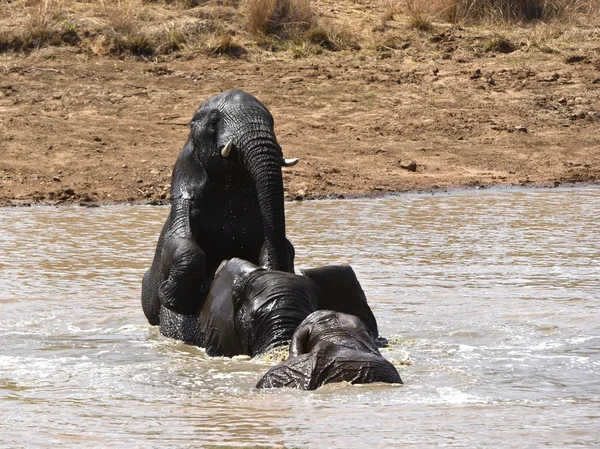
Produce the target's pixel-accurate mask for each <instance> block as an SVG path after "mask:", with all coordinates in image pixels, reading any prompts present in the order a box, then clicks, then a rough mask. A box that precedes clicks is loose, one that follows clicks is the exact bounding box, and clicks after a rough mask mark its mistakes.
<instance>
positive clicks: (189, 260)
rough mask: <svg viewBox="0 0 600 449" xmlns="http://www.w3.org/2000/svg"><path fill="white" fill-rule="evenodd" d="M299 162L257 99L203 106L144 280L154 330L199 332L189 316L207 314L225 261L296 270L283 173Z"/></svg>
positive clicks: (235, 97)
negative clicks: (163, 324)
mask: <svg viewBox="0 0 600 449" xmlns="http://www.w3.org/2000/svg"><path fill="white" fill-rule="evenodd" d="M296 162H297V159H293V160H288V159H284V157H283V154H282V150H281V147H280V146H279V144H278V143H277V139H276V137H275V133H274V130H273V117H272V116H271V114H270V112H269V111H268V110H267V108H266V107H265V106H264V105H263V104H262V103H261V102H260V101H258V100H257V99H256V98H254V97H253V96H251V95H249V94H247V93H245V92H241V91H237V90H234V91H229V92H224V93H222V94H220V95H216V96H214V97H211V98H209V99H208V100H206V101H205V102H204V103H203V104H202V105H201V106H200V107H199V108H198V110H197V111H196V112H195V114H194V117H193V118H192V121H191V122H190V134H189V137H188V139H187V141H186V143H185V145H184V147H183V149H182V150H181V152H180V154H179V157H178V158H177V161H176V163H175V166H174V168H173V175H172V180H171V212H170V214H169V217H168V218H167V220H166V222H165V225H164V227H163V229H162V232H161V234H160V237H159V239H158V244H157V247H156V252H155V255H154V260H153V261H152V266H151V267H150V269H149V270H148V271H147V272H146V274H145V275H144V279H143V281H142V308H143V310H144V314H145V315H146V318H147V319H148V321H149V322H150V324H153V325H157V324H160V321H161V319H165V320H168V321H170V322H171V324H173V323H180V324H179V326H182V327H186V326H194V319H193V318H186V316H187V315H193V314H195V313H196V314H197V313H198V311H199V310H200V309H201V308H202V305H203V303H204V300H205V298H206V295H207V294H208V292H209V289H210V285H211V282H212V280H213V277H214V274H215V271H216V270H217V268H218V266H219V264H220V263H221V262H222V261H223V260H226V259H230V258H233V257H240V258H243V259H246V260H248V261H250V262H252V263H254V264H257V265H260V266H262V267H265V268H268V269H272V270H280V271H284V272H293V260H294V249H293V246H292V245H291V243H290V242H289V241H288V240H287V239H286V233H285V215H284V197H283V180H282V174H281V167H282V166H290V165H293V164H295V163H296ZM171 324H169V326H170V325H171Z"/></svg>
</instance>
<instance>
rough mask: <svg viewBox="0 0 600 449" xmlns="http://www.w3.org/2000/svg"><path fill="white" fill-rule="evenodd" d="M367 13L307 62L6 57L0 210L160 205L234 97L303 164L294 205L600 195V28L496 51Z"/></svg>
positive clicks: (517, 36) (482, 41) (458, 32)
mask: <svg viewBox="0 0 600 449" xmlns="http://www.w3.org/2000/svg"><path fill="white" fill-rule="evenodd" d="M335 4H336V3H331V5H335ZM368 4H369V3H368V2H363V3H362V4H361V3H360V2H346V3H342V5H346V6H347V8H346V10H344V11H343V14H345V15H343V14H342V12H340V11H336V9H335V8H333V7H332V8H331V9H328V10H327V12H326V13H324V15H326V16H327V15H328V16H329V17H330V18H331V19H332V20H336V17H337V15H338V14H340V15H343V19H344V20H348V18H349V17H356V18H357V19H356V20H362V21H363V22H364V23H365V24H366V25H365V28H369V27H370V28H369V34H368V35H369V36H370V37H369V39H370V41H369V42H367V43H366V42H365V40H364V39H366V38H364V39H363V40H362V41H359V44H357V45H353V46H352V48H348V49H345V50H342V51H336V52H331V51H327V50H324V51H323V52H322V53H321V54H308V55H301V57H294V55H293V54H291V53H290V52H275V53H273V52H268V51H265V50H261V49H260V48H258V47H257V46H252V45H251V44H245V46H246V47H247V49H248V51H247V53H246V54H245V55H244V56H243V57H241V58H231V57H227V56H222V57H214V56H207V55H204V54H182V55H176V56H172V57H164V58H154V59H152V58H151V59H146V60H142V59H140V58H134V57H121V58H118V57H115V56H110V55H104V54H95V52H94V51H91V50H90V49H89V48H90V47H89V46H88V47H86V46H84V45H82V44H80V45H78V46H62V47H46V48H42V49H40V50H36V51H33V52H30V53H11V52H5V53H2V54H0V119H1V122H0V129H1V132H0V204H3V205H10V204H16V205H19V204H29V203H37V202H43V203H52V204H54V203H60V202H81V203H84V204H89V203H92V202H98V203H106V202H121V201H130V202H165V201H166V200H168V192H169V182H170V175H171V173H170V172H171V167H172V165H173V163H174V161H175V158H176V157H177V154H178V152H179V150H180V148H181V147H182V145H183V143H184V141H185V139H186V136H187V128H186V125H187V122H188V120H189V119H191V117H192V115H193V112H194V110H195V109H196V108H197V107H198V105H199V104H200V103H201V102H202V101H203V100H204V99H206V98H207V97H209V96H211V95H213V94H215V93H218V92H221V91H224V90H228V89H242V90H245V91H248V92H250V93H252V94H254V95H255V96H257V97H258V98H259V99H260V100H261V101H262V102H263V103H265V104H266V105H267V107H268V108H269V109H270V110H271V112H272V114H273V116H274V117H275V121H276V132H277V135H278V139H279V142H280V144H281V146H282V148H283V150H284V154H285V156H286V157H299V158H300V162H299V163H298V165H296V166H294V167H291V168H286V169H284V183H285V189H286V193H287V196H288V198H311V197H321V196H330V195H331V196H354V195H363V194H378V193H383V192H399V191H406V190H418V189H431V188H448V187H463V186H472V187H480V186H490V185H499V186H508V185H561V184H565V183H574V182H594V183H597V182H599V181H600V26H598V25H593V26H592V25H590V26H588V27H580V28H578V29H577V30H576V31H577V33H579V34H577V36H579V37H577V36H576V37H575V38H572V39H571V40H566V41H564V42H563V43H562V44H560V43H557V42H553V45H554V47H553V48H551V49H550V50H551V51H548V48H545V47H540V48H536V47H535V46H533V45H531V38H530V35H529V34H528V33H531V32H532V31H531V29H527V28H521V29H518V30H513V32H512V33H513V34H510V35H509V42H510V43H511V44H514V48H509V49H508V50H509V51H510V53H503V51H506V49H503V48H502V46H499V47H497V48H495V49H494V48H493V47H490V45H489V39H490V37H489V36H490V33H489V32H487V31H486V30H482V29H481V28H468V27H463V28H460V27H450V26H447V25H443V24H436V26H435V29H434V30H432V31H427V32H418V31H414V30H408V29H407V28H406V26H405V25H404V24H402V23H396V22H394V21H393V20H392V21H389V22H388V23H386V24H384V25H382V26H379V28H378V27H377V26H376V23H378V21H379V20H380V19H379V18H377V17H376V16H375V15H374V13H372V14H371V15H369V8H368V6H365V5H368ZM348 5H350V6H348ZM371 25H372V26H371ZM371 30H372V31H371ZM390 33H391V34H390ZM386 36H387V37H389V36H393V37H394V39H393V40H391V41H390V40H389V39H388V41H387V44H385V43H386V40H385V39H386ZM373 42H374V43H373ZM377 42H384V43H383V44H377ZM574 42H575V43H577V42H578V44H574ZM579 44H580V45H579ZM512 50H514V51H512ZM295 56H298V55H297V54H296V55H295ZM411 162H414V163H413V164H412V167H411V166H410V163H411ZM407 167H408V168H407ZM409 168H412V169H414V171H412V170H410V169H409Z"/></svg>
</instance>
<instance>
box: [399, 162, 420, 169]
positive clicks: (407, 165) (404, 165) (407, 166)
mask: <svg viewBox="0 0 600 449" xmlns="http://www.w3.org/2000/svg"><path fill="white" fill-rule="evenodd" d="M400 168H404V169H405V170H408V171H417V163H416V162H415V161H400Z"/></svg>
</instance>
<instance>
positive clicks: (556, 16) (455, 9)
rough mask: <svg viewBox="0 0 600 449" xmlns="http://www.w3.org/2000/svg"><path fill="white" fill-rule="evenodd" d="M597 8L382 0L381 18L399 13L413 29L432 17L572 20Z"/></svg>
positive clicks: (551, 1) (495, 0)
mask: <svg viewBox="0 0 600 449" xmlns="http://www.w3.org/2000/svg"><path fill="white" fill-rule="evenodd" d="M599 10H600V2H598V1H597V0H397V1H393V0H385V3H384V13H383V15H382V21H383V22H384V23H385V22H386V21H387V20H391V19H392V18H393V17H394V16H397V15H398V14H399V13H402V14H404V15H405V16H406V17H407V18H408V21H409V25H411V26H412V27H414V28H422V27H423V24H425V23H426V22H428V21H431V20H442V21H446V22H450V23H481V22H488V23H489V22H495V23H528V22H536V21H543V22H549V21H552V20H560V21H566V22H573V21H576V20H577V19H578V18H579V17H580V16H582V15H585V14H589V13H598V11H599Z"/></svg>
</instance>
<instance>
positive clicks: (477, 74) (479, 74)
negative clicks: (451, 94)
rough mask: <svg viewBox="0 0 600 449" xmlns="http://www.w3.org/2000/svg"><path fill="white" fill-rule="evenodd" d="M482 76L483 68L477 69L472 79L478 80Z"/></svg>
mask: <svg viewBox="0 0 600 449" xmlns="http://www.w3.org/2000/svg"><path fill="white" fill-rule="evenodd" d="M479 78H481V69H477V70H475V71H474V72H473V74H472V75H471V79H472V80H476V79H479Z"/></svg>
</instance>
